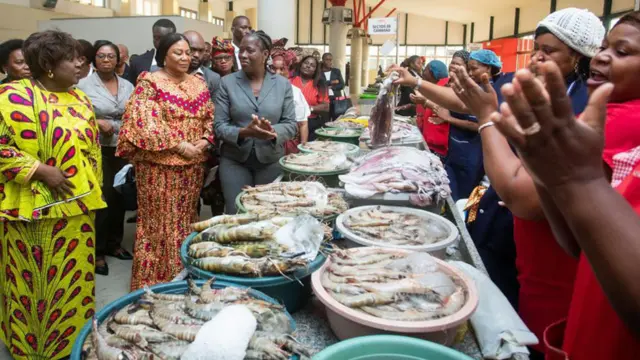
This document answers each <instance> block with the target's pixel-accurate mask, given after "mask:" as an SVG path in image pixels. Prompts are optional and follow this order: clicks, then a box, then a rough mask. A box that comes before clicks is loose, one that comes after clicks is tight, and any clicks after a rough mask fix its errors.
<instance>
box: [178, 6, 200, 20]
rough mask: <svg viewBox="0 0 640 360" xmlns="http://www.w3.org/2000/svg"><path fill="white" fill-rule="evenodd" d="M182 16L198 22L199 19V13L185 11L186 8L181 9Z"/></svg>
mask: <svg viewBox="0 0 640 360" xmlns="http://www.w3.org/2000/svg"><path fill="white" fill-rule="evenodd" d="M180 16H182V17H186V18H187V19H193V20H197V19H198V12H197V11H193V10H189V9H185V8H180Z"/></svg>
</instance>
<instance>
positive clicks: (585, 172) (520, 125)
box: [491, 62, 613, 188]
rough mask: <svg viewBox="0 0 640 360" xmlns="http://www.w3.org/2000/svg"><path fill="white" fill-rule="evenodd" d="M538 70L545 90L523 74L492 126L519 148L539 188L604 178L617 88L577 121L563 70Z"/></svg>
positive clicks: (602, 93)
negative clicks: (609, 108)
mask: <svg viewBox="0 0 640 360" xmlns="http://www.w3.org/2000/svg"><path fill="white" fill-rule="evenodd" d="M539 66H540V70H541V71H542V73H543V75H544V83H545V85H543V83H542V82H541V81H540V80H539V79H536V78H535V76H534V75H533V74H532V73H531V72H530V71H529V70H520V71H518V73H516V77H515V80H514V82H513V84H507V85H505V86H503V87H502V94H503V95H504V96H505V99H506V103H503V104H502V105H501V109H500V110H501V112H500V113H493V114H492V115H491V120H493V122H494V123H495V124H496V127H497V128H498V129H499V130H500V131H501V132H502V133H503V134H504V135H505V136H506V137H507V138H508V139H509V141H510V142H511V143H512V144H513V145H514V146H515V147H516V148H517V150H518V153H519V154H520V157H521V159H522V160H523V163H524V164H525V166H526V167H527V169H528V170H529V173H530V174H531V175H532V177H533V178H534V180H535V181H536V183H538V184H540V185H542V186H545V187H547V188H551V187H555V186H562V185H566V184H569V183H576V182H580V183H585V182H589V181H592V180H597V179H601V178H603V177H604V171H603V165H602V149H603V145H604V138H603V136H602V129H603V127H604V121H605V118H606V104H607V100H608V98H609V95H610V94H611V91H612V90H613V85H612V84H610V83H607V84H604V85H601V86H600V87H599V88H597V89H596V90H595V91H594V92H593V94H592V95H591V97H590V98H589V103H588V105H587V107H586V109H585V110H584V112H583V113H582V115H581V116H580V119H579V120H577V119H576V118H575V116H574V114H573V111H572V108H571V99H570V98H569V97H568V96H567V88H566V85H565V80H564V78H563V77H562V74H561V73H560V69H559V68H558V66H557V65H556V64H555V63H553V62H546V63H544V64H541V65H539Z"/></svg>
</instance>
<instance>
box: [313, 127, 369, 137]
mask: <svg viewBox="0 0 640 360" xmlns="http://www.w3.org/2000/svg"><path fill="white" fill-rule="evenodd" d="M320 135H331V136H360V135H362V128H360V127H339V128H322V133H321V134H320Z"/></svg>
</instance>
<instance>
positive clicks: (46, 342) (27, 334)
mask: <svg viewBox="0 0 640 360" xmlns="http://www.w3.org/2000/svg"><path fill="white" fill-rule="evenodd" d="M92 223H93V219H92V216H90V215H79V216H74V217H72V218H68V219H47V220H40V221H36V222H31V223H28V222H18V221H8V222H4V224H3V226H2V233H1V242H0V246H1V250H0V263H1V264H2V271H0V284H2V287H3V289H2V292H1V293H0V304H1V305H2V307H1V311H0V320H1V330H0V335H1V337H2V340H3V342H4V343H5V344H6V345H7V348H8V349H9V352H10V353H11V356H13V358H14V359H25V360H26V359H29V360H44V359H47V360H49V359H53V360H55V359H61V358H64V357H66V356H69V354H70V353H71V347H72V346H73V343H74V342H75V338H76V336H77V335H78V333H79V331H80V329H81V328H82V326H83V325H84V324H85V322H86V321H87V319H90V318H91V317H92V316H93V315H94V313H95V301H94V297H95V285H94V239H95V236H94V229H93V226H92V225H91V224H92Z"/></svg>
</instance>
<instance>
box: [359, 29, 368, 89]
mask: <svg viewBox="0 0 640 360" xmlns="http://www.w3.org/2000/svg"><path fill="white" fill-rule="evenodd" d="M361 81H362V82H361V84H362V87H367V86H369V38H368V37H366V36H365V37H363V38H362V75H361Z"/></svg>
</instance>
